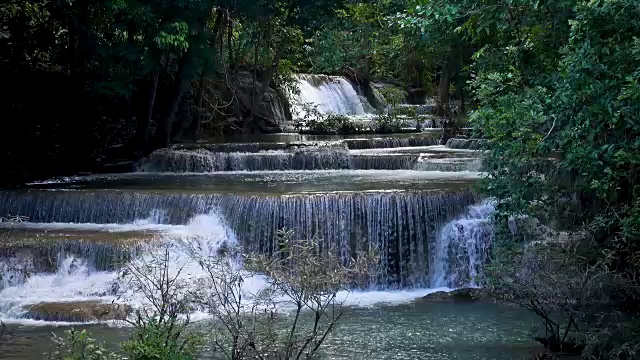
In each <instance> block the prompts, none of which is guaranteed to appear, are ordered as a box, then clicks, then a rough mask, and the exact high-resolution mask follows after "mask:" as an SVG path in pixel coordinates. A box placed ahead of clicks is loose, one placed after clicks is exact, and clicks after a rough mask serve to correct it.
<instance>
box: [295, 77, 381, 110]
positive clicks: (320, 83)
mask: <svg viewBox="0 0 640 360" xmlns="http://www.w3.org/2000/svg"><path fill="white" fill-rule="evenodd" d="M296 85H297V88H298V92H299V93H298V94H295V95H291V97H292V98H293V101H292V103H293V106H292V112H293V114H294V116H296V117H299V118H304V117H305V116H306V115H307V109H305V107H304V105H305V104H307V105H310V106H316V107H317V110H318V111H319V112H320V113H323V114H338V115H366V114H367V113H366V112H365V106H363V103H362V101H364V100H361V98H360V97H359V96H358V93H357V92H356V90H355V89H354V87H353V85H351V83H350V82H349V81H347V80H346V79H345V78H343V77H337V76H326V75H311V74H298V75H296ZM366 107H367V109H372V108H373V107H372V106H371V105H369V104H367V105H366Z"/></svg>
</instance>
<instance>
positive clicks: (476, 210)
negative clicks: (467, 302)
mask: <svg viewBox="0 0 640 360" xmlns="http://www.w3.org/2000/svg"><path fill="white" fill-rule="evenodd" d="M493 210H494V204H493V203H492V202H491V201H485V202H483V203H482V204H480V205H474V206H470V207H469V209H468V212H467V214H466V215H465V216H464V217H462V218H460V219H457V220H454V221H452V222H450V223H448V224H447V225H446V226H444V228H442V230H441V231H440V234H439V236H438V240H437V242H436V246H435V249H434V254H435V256H434V262H433V266H432V278H433V285H434V286H435V287H449V288H459V287H476V286H479V285H480V282H481V280H482V269H483V266H484V264H485V263H486V260H487V259H488V256H489V251H490V247H491V241H492V239H493V226H492V224H491V222H490V219H489V217H490V215H491V214H492V213H493Z"/></svg>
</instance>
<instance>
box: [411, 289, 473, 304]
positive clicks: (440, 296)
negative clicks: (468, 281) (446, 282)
mask: <svg viewBox="0 0 640 360" xmlns="http://www.w3.org/2000/svg"><path fill="white" fill-rule="evenodd" d="M482 299H483V298H482V297H481V296H480V294H479V293H478V290H477V289H458V290H453V291H438V292H434V293H431V294H428V295H426V296H424V297H422V298H420V300H421V301H422V302H474V301H478V300H482Z"/></svg>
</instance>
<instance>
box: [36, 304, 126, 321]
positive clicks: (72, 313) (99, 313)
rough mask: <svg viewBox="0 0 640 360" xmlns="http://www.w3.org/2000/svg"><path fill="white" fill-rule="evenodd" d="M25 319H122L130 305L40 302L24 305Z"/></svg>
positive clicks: (124, 317)
mask: <svg viewBox="0 0 640 360" xmlns="http://www.w3.org/2000/svg"><path fill="white" fill-rule="evenodd" d="M25 310H26V311H27V313H26V314H25V315H24V317H25V318H27V319H33V320H44V321H65V322H89V321H109V320H124V319H126V318H127V315H128V314H129V313H130V312H131V307H129V306H128V305H122V304H105V303H101V302H98V301H85V302H70V303H40V304H36V305H28V306H26V307H25Z"/></svg>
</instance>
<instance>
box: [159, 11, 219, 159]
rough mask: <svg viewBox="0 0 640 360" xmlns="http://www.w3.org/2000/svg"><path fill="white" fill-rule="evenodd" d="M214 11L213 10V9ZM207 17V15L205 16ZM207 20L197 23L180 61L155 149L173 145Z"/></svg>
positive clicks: (217, 18) (216, 28)
mask: <svg viewBox="0 0 640 360" xmlns="http://www.w3.org/2000/svg"><path fill="white" fill-rule="evenodd" d="M212 6H213V5H212ZM211 10H212V9H211ZM210 13H211V11H209V12H204V14H210ZM222 15H223V11H222V9H218V10H217V16H216V23H215V25H214V29H213V31H214V33H217V32H218V30H219V28H220V24H221V22H222V21H221V20H222ZM205 16H206V15H205ZM205 20H206V18H203V19H199V20H197V21H196V22H195V25H194V29H196V30H195V32H194V33H193V35H192V37H191V39H190V40H191V41H189V48H188V49H187V52H186V53H185V54H184V55H183V56H182V58H181V59H180V64H179V66H178V72H177V74H176V79H175V81H174V84H173V89H172V92H171V96H170V97H169V102H168V107H167V111H166V113H165V114H164V117H163V118H162V120H161V121H160V122H158V127H157V129H156V136H155V147H156V148H163V147H167V146H169V144H170V143H171V136H172V134H173V122H174V120H175V117H176V112H177V111H178V107H179V106H180V101H181V100H182V95H184V92H185V91H186V90H187V89H188V88H189V84H190V83H191V80H192V78H193V74H195V73H197V72H195V71H192V70H193V69H190V67H191V66H194V65H195V61H194V59H195V57H196V53H197V50H198V49H197V48H198V45H199V44H198V40H197V38H198V37H199V36H200V32H201V31H202V30H203V28H204V25H205Z"/></svg>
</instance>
